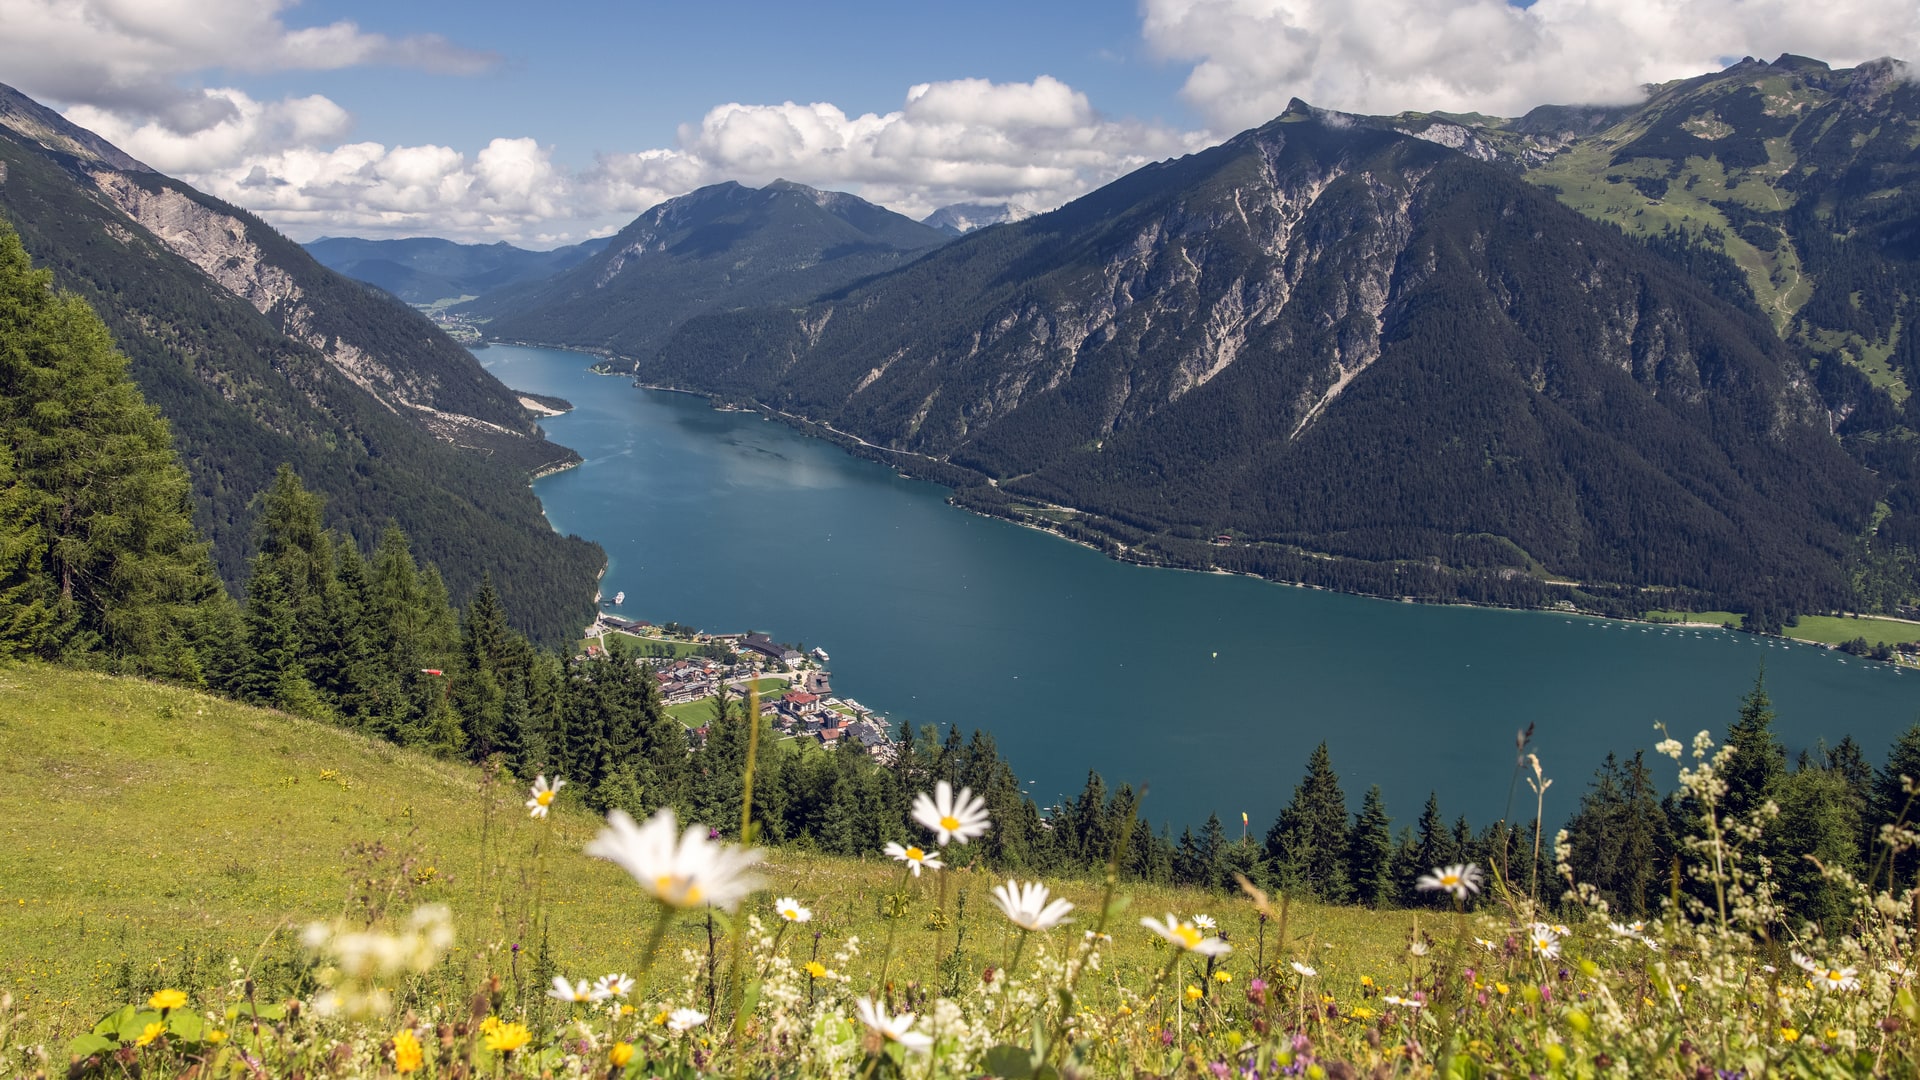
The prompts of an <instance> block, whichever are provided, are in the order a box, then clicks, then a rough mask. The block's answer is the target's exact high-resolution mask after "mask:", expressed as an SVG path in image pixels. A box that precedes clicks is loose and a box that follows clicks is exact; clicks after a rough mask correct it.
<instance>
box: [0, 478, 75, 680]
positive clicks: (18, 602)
mask: <svg viewBox="0 0 1920 1080" xmlns="http://www.w3.org/2000/svg"><path fill="white" fill-rule="evenodd" d="M33 502H34V500H33V498H32V492H30V491H28V490H27V488H26V487H25V485H22V484H18V483H16V482H15V477H14V469H13V452H12V450H11V449H10V448H8V447H7V446H6V445H4V444H0V657H8V656H21V655H33V654H39V653H42V652H44V651H48V650H57V649H58V647H59V646H58V643H59V640H60V638H61V636H62V633H61V630H60V626H59V618H58V615H57V613H56V606H55V604H54V597H53V590H52V589H50V588H48V587H47V585H48V582H47V580H46V578H45V576H44V573H43V569H44V561H45V558H46V542H45V540H44V539H43V538H42V536H41V533H40V530H39V529H38V528H36V527H35V525H34V520H33Z"/></svg>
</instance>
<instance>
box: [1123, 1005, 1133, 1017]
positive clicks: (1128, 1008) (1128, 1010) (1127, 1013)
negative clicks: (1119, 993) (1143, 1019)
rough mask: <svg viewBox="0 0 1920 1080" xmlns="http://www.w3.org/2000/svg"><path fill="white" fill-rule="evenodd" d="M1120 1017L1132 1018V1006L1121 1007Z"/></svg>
mask: <svg viewBox="0 0 1920 1080" xmlns="http://www.w3.org/2000/svg"><path fill="white" fill-rule="evenodd" d="M1120 1015H1121V1016H1132V1015H1133V1006H1131V1005H1122V1006H1120Z"/></svg>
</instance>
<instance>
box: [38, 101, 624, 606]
mask: <svg viewBox="0 0 1920 1080" xmlns="http://www.w3.org/2000/svg"><path fill="white" fill-rule="evenodd" d="M0 213H3V214H4V215H5V217H6V219H7V220H8V221H9V222H10V223H11V224H12V225H13V226H14V227H15V228H16V229H17V230H18V231H19V233H20V236H21V238H22V240H23V242H24V243H25V246H26V248H27V251H28V253H29V254H30V255H31V256H32V257H33V259H34V261H35V263H36V264H37V265H40V266H44V267H47V268H50V269H51V270H52V271H53V272H54V276H55V280H56V282H57V283H58V284H59V285H60V287H62V288H64V289H69V290H72V291H73V292H75V293H77V294H79V295H80V296H81V297H82V298H83V299H85V300H86V301H87V302H88V303H89V304H90V305H91V306H92V307H93V308H94V310H95V311H97V312H98V313H99V314H100V316H101V317H102V318H103V319H104V320H105V321H106V323H107V325H108V327H109V329H110V330H111V332H112V334H113V337H114V341H115V343H116V344H117V345H118V346H119V347H120V348H121V350H122V351H124V352H125V353H126V354H127V355H128V356H129V357H130V358H131V360H132V362H133V367H132V371H133V376H134V378H135V380H136V381H137V382H138V383H139V384H140V387H141V389H142V391H143V393H144V394H145V396H146V398H147V400H148V401H150V402H151V403H153V404H154V405H155V406H156V407H158V408H159V409H160V411H161V413H162V414H163V415H164V416H165V417H166V418H167V419H168V421H169V422H170V423H171V425H172V429H173V434H174V439H175V441H176V444H177V445H178V446H179V448H180V450H181V452H182V456H183V458H184V459H185V461H186V463H187V467H188V470H189V472H190V474H191V476H192V479H193V492H194V499H195V507H196V512H195V518H196V521H197V522H198V524H199V526H200V528H201V529H202V530H203V531H204V532H205V533H206V534H207V536H208V537H209V538H210V539H211V540H212V541H213V544H214V556H215V561H216V563H217V565H218V567H219V569H220V572H221V575H222V577H224V578H225V579H226V581H227V582H228V584H229V585H237V584H238V583H239V582H240V581H241V580H242V578H243V577H244V574H245V568H246V563H247V559H248V557H249V554H250V541H249V539H248V536H247V531H248V526H247V524H246V523H247V522H248V521H250V520H251V518H250V514H249V513H248V511H247V506H248V504H249V502H250V500H252V499H253V498H254V497H255V496H256V495H257V494H258V493H259V492H260V491H261V490H262V489H264V488H265V487H266V485H267V483H268V482H269V481H270V480H271V478H272V476H273V473H274V469H275V468H276V466H277V465H278V464H280V463H281V462H288V463H291V464H292V465H293V466H294V467H295V468H296V469H297V470H298V471H299V472H300V474H301V475H302V476H303V477H305V478H306V479H307V481H308V483H309V484H310V485H311V486H312V487H314V488H315V489H316V490H318V491H319V492H321V493H322V494H323V495H325V496H326V498H327V504H328V518H329V521H330V522H331V523H333V524H335V525H337V526H339V527H342V528H344V529H346V530H347V531H349V532H350V533H352V534H353V535H354V536H355V537H356V538H357V539H358V540H359V541H360V542H361V543H362V544H363V545H367V546H371V544H372V543H373V541H374V540H375V539H377V538H378V536H379V535H380V532H381V531H382V529H383V528H384V526H385V524H386V523H387V522H388V521H389V520H390V519H391V520H394V521H397V522H399V524H400V525H401V526H402V527H403V528H404V529H406V530H407V532H408V533H410V534H411V535H412V536H413V537H414V539H415V543H416V546H417V549H418V550H419V552H420V554H421V555H422V556H423V557H424V558H427V559H429V560H431V561H433V562H435V563H437V564H438V565H440V566H441V567H442V568H443V569H444V570H445V572H446V576H447V578H448V581H449V584H450V585H451V587H452V589H453V590H454V593H455V595H456V596H459V597H464V596H465V595H466V594H467V593H468V592H470V591H471V589H472V588H473V587H474V586H475V585H476V584H477V583H478V582H479V580H480V579H481V577H482V575H483V574H485V573H487V572H488V571H491V572H492V574H493V576H494V578H495V579H496V581H497V582H498V583H499V587H500V590H501V592H502V593H503V594H504V595H505V596H507V597H508V598H509V599H510V601H511V602H512V604H513V605H514V609H515V611H516V614H517V615H518V616H519V618H520V620H521V622H522V625H523V626H524V627H525V628H526V629H528V630H530V631H531V632H533V633H534V634H535V635H536V636H537V637H539V638H540V639H541V640H545V641H558V640H562V639H563V638H564V637H565V636H566V635H568V634H570V633H571V632H572V631H573V630H574V629H576V628H577V625H578V624H579V623H580V622H581V621H582V620H584V619H585V618H587V617H588V616H589V614H590V612H591V601H592V595H593V577H594V574H595V572H596V571H597V570H598V569H599V568H600V566H601V564H602V561H603V557H602V555H601V553H600V551H599V550H598V549H597V548H596V547H594V546H593V545H590V544H587V543H585V542H583V541H580V540H578V539H569V538H564V537H560V536H558V535H556V534H554V532H553V531H552V529H551V528H550V527H549V526H548V525H547V523H546V519H545V518H544V517H543V516H542V514H541V512H540V506H539V502H538V500H536V499H535V498H534V497H533V495H532V493H531V491H530V490H529V489H528V486H527V480H528V477H529V475H530V474H531V472H532V471H534V470H536V469H539V468H542V467H550V466H554V465H558V464H562V463H565V462H568V461H572V460H577V457H576V456H575V455H574V454H573V453H572V452H571V451H569V450H567V449H566V448H564V447H560V446H556V445H554V444H552V443H550V442H547V441H546V440H545V439H544V438H543V437H542V436H541V435H540V433H539V429H538V428H537V427H536V426H535V425H534V423H533V421H532V419H531V417H530V415H529V414H528V412H527V411H526V409H525V408H524V407H523V406H522V405H521V404H520V403H519V401H518V399H517V397H516V395H515V394H514V393H513V392H512V391H511V390H509V389H507V388H506V387H505V386H503V385H502V384H501V383H500V382H499V380H497V379H495V378H493V377H492V376H491V375H489V374H487V373H486V371H485V370H484V369H482V368H481V367H480V366H479V364H478V363H477V362H475V360H474V359H473V357H472V355H471V354H469V353H468V352H466V350H464V349H462V348H461V347H460V346H458V345H456V344H455V343H453V342H452V341H451V340H449V339H448V338H447V337H446V336H445V335H444V334H442V333H441V332H440V331H439V330H438V329H436V328H435V327H434V326H433V325H432V324H431V323H430V322H429V321H427V320H426V319H425V318H423V317H422V316H420V315H419V314H417V313H415V312H414V311H412V310H410V309H409V308H407V307H406V306H405V305H404V304H401V303H399V302H398V301H396V300H394V299H393V298H391V297H389V296H386V295H385V294H383V293H380V292H378V291H376V290H372V289H369V288H367V287H365V286H363V285H361V284H359V283H357V282H354V281H351V280H348V279H346V278H344V277H341V276H340V275H338V274H335V273H334V272H332V271H330V270H327V269H326V268H324V267H322V266H320V265H319V264H318V263H316V262H314V261H313V259H312V258H311V257H309V256H308V255H307V254H306V253H305V252H304V251H302V250H301V249H300V247H299V246H298V245H297V244H294V243H293V242H292V241H290V240H288V239H286V238H285V237H283V236H281V235H280V234H279V233H277V232H274V231H273V230H272V229H271V228H269V227H268V226H267V225H265V224H264V223H263V222H261V221H260V220H259V219H257V218H255V217H253V216H252V215H250V214H248V213H246V212H245V211H243V210H240V209H238V208H236V207H233V206H229V205H227V204H225V203H222V202H220V201H218V200H216V199H212V198H210V197H208V196H206V195H203V194H201V193H199V192H197V191H194V190H193V189H192V188H189V187H187V186H186V185H184V184H182V183H180V182H179V181H176V180H172V179H169V178H167V177H165V176H162V175H160V174H158V173H155V172H153V171H152V170H150V169H147V168H146V167H145V166H142V165H140V163H138V162H136V161H134V160H133V159H131V158H129V157H127V156H126V155H125V154H122V153H120V152H119V151H117V150H114V149H113V148H112V147H110V146H108V145H107V144H106V143H104V142H103V141H102V140H100V139H99V138H98V137H97V136H94V135H92V134H91V133H88V132H85V131H83V130H81V129H79V128H76V127H74V126H73V125H71V124H68V123H67V122H66V121H65V120H64V119H62V118H60V117H59V116H58V114H55V113H53V112H51V111H50V110H47V109H44V108H42V107H41V106H39V105H37V104H35V103H33V102H32V101H30V100H29V99H26V98H24V97H22V96H21V95H18V94H16V93H14V92H13V91H11V90H6V89H5V88H0Z"/></svg>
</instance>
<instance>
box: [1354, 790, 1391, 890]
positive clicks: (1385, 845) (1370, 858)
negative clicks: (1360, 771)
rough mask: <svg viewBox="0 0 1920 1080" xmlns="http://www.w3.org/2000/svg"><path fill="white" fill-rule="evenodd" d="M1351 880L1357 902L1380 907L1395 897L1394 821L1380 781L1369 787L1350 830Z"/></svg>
mask: <svg viewBox="0 0 1920 1080" xmlns="http://www.w3.org/2000/svg"><path fill="white" fill-rule="evenodd" d="M1347 881H1348V883H1349V884H1351V885H1352V887H1353V900H1354V902H1355V903H1360V904H1365V905H1367V906H1368V907H1379V906H1380V905H1381V904H1384V903H1387V902H1388V901H1390V900H1392V899H1393V894H1394V887H1393V821H1392V819H1390V818H1388V817H1387V805H1386V800H1385V799H1384V798H1382V797H1381V795H1380V785H1378V784H1375V785H1373V786H1372V787H1370V788H1368V789H1367V796H1366V798H1365V799H1364V800H1362V802H1361V804H1360V813H1359V814H1358V815H1356V816H1355V817H1354V820H1353V828H1352V829H1351V830H1349V831H1348V833H1347Z"/></svg>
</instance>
